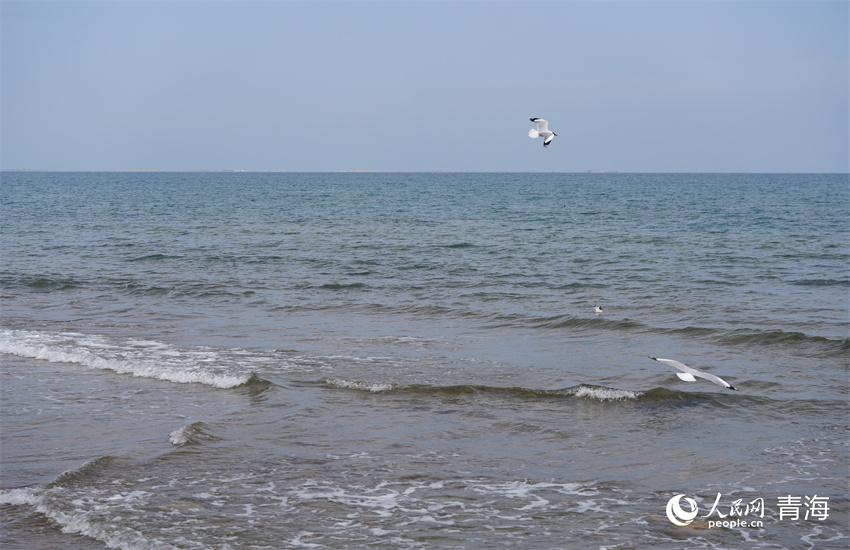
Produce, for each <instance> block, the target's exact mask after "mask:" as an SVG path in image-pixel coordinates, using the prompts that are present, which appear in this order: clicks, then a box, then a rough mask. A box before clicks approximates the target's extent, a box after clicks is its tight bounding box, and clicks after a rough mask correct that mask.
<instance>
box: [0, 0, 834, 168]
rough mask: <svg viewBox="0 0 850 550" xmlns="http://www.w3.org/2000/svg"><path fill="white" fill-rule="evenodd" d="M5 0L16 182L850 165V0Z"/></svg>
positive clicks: (0, 154)
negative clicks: (27, 176)
mask: <svg viewBox="0 0 850 550" xmlns="http://www.w3.org/2000/svg"><path fill="white" fill-rule="evenodd" d="M0 9H2V13H0V16H2V19H1V20H0V24H2V29H0V30H2V81H1V82H2V84H0V85H2V90H0V91H2V136H0V139H2V141H0V146H1V147H2V149H0V168H2V169H3V170H17V169H28V170H165V171H168V170H249V171H277V170H287V171H338V170H386V171H495V172H499V171H510V172H551V171H556V172H584V171H587V170H622V171H628V172H847V171H848V150H850V145H849V144H848V119H850V115H849V114H848V104H850V101H848V81H850V77H849V76H848V55H849V54H848V51H850V47H849V46H848V44H849V43H848V2H846V1H843V0H841V1H834V2H833V1H810V2H802V1H798V2H768V1H761V2H734V1H732V2H710V1H708V2H700V1H694V2H637V1H631V2H605V1H603V2H572V1H564V2H368V3H367V2H363V3H361V2H338V3H334V2H309V3H306V2H283V1H279V2H275V1H267V2H236V1H231V2H188V1H186V2H121V3H118V2H110V1H105V2H39V1H20V2H18V1H14V0H12V1H10V0H3V2H2V8H0ZM531 117H541V118H545V119H547V120H548V121H549V127H550V129H551V130H554V131H555V132H556V133H557V134H558V137H557V138H555V140H554V141H553V142H552V144H551V145H550V146H549V147H548V148H545V149H544V147H543V143H542V142H543V140H542V139H536V140H532V139H530V138H529V137H528V130H529V129H531V128H532V127H533V126H534V125H533V124H532V123H531V122H530V120H529V119H530V118H531Z"/></svg>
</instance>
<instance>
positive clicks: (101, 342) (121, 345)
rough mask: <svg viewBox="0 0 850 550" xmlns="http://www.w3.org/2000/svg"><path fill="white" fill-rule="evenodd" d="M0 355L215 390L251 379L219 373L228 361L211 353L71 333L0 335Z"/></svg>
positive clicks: (242, 374)
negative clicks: (210, 387) (200, 385)
mask: <svg viewBox="0 0 850 550" xmlns="http://www.w3.org/2000/svg"><path fill="white" fill-rule="evenodd" d="M0 353H8V354H11V355H17V356H19V357H27V358H31V359H38V360H41V361H49V362H51V363H74V364H78V365H83V366H85V367H89V368H93V369H101V370H110V371H113V372H117V373H120V374H130V375H133V376H138V377H143V378H154V379H157V380H164V381H167V382H176V383H180V384H205V385H208V386H213V387H216V388H234V387H236V386H241V385H242V384H245V383H246V382H248V380H250V378H251V373H245V372H237V373H234V372H232V371H234V370H237V371H238V370H239V369H238V367H237V368H229V369H227V368H225V369H222V368H221V364H222V363H225V364H226V363H227V362H229V361H228V360H227V359H226V358H224V357H222V356H221V354H220V353H219V352H217V351H215V350H205V349H195V350H180V349H177V348H174V347H172V346H169V345H167V344H160V343H154V342H148V341H135V340H126V341H113V340H109V339H107V338H104V337H101V336H93V335H85V334H78V333H73V332H61V333H49V332H38V331H29V330H2V331H0Z"/></svg>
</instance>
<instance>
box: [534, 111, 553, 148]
mask: <svg viewBox="0 0 850 550" xmlns="http://www.w3.org/2000/svg"><path fill="white" fill-rule="evenodd" d="M531 122H536V123H537V129H536V130H535V129H534V128H532V129H531V130H529V131H528V137H530V138H538V137H542V138H543V147H549V144H550V143H552V140H553V139H554V138H555V136H557V135H558V134H556V133H555V132H550V131H549V123H548V122H547V121H545V120H543V119H542V118H532V119H531Z"/></svg>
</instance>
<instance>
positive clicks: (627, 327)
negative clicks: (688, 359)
mask: <svg viewBox="0 0 850 550" xmlns="http://www.w3.org/2000/svg"><path fill="white" fill-rule="evenodd" d="M486 326H487V327H488V328H512V327H517V328H535V329H544V330H563V329H576V330H583V329H602V330H612V331H623V332H636V333H641V332H646V333H652V332H655V333H661V334H670V335H680V336H685V337H689V338H699V339H702V340H706V341H709V342H712V343H714V344H718V345H724V346H742V345H743V346H751V345H765V346H775V345H782V346H789V347H812V348H814V349H815V350H816V352H821V353H825V354H833V353H846V352H847V351H848V350H850V339H848V338H838V339H835V338H827V337H825V336H817V335H812V334H806V333H803V332H796V331H784V330H781V329H766V330H762V329H726V328H719V327H698V326H687V327H682V328H678V327H676V328H669V327H657V326H652V325H649V324H646V323H643V322H640V321H636V320H633V319H628V318H626V319H606V318H604V317H596V318H594V317H589V316H588V317H574V316H569V315H556V316H553V317H536V318H534V317H526V316H522V315H496V316H491V317H490V318H489V322H488V324H487V325H486Z"/></svg>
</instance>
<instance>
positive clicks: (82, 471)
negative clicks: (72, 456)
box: [47, 455, 121, 488]
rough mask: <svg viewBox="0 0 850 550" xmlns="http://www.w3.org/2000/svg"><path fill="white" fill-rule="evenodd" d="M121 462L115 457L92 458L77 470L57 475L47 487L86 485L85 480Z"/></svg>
mask: <svg viewBox="0 0 850 550" xmlns="http://www.w3.org/2000/svg"><path fill="white" fill-rule="evenodd" d="M119 461H121V459H120V458H118V457H115V456H109V455H107V456H101V457H98V458H94V459H92V460H89V461H88V462H86V463H85V464H83V465H82V466H80V467H79V468H73V469H71V470H67V471H65V472H62V473H61V474H59V477H57V478H56V479H54V480H53V481H51V482H50V483H49V484H48V485H47V487H48V488H53V487H64V488H68V487H73V486H76V485H86V482H87V480H89V479H91V478H92V477H97V476H99V475H100V472H101V471H103V470H104V469H106V468H108V467H109V466H111V465H113V464H115V463H117V462H119Z"/></svg>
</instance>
